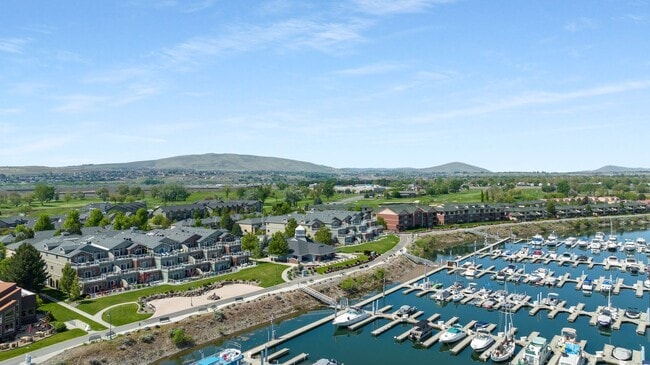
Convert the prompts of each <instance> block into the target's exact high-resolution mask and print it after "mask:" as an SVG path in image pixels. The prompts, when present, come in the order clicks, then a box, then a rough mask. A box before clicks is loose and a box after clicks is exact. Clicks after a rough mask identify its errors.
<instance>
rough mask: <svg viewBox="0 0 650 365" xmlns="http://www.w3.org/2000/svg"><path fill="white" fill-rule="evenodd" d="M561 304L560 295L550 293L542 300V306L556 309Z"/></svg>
mask: <svg viewBox="0 0 650 365" xmlns="http://www.w3.org/2000/svg"><path fill="white" fill-rule="evenodd" d="M559 302H560V295H559V294H558V293H548V294H547V295H546V298H544V299H542V304H544V305H548V306H550V307H554V306H556V305H558V303H559Z"/></svg>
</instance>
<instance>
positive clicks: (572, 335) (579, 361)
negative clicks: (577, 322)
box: [557, 327, 586, 365]
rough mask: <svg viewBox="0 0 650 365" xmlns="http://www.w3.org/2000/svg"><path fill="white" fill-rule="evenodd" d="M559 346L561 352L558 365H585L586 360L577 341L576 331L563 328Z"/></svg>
mask: <svg viewBox="0 0 650 365" xmlns="http://www.w3.org/2000/svg"><path fill="white" fill-rule="evenodd" d="M557 346H558V348H559V350H560V351H561V356H560V359H559V361H558V365H583V364H584V363H585V360H586V358H585V357H584V356H583V353H582V351H583V349H582V347H581V346H580V342H578V340H577V335H576V330H575V329H573V328H568V327H565V328H563V329H562V332H560V338H559V340H558V342H557Z"/></svg>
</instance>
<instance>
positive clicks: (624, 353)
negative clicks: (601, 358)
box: [612, 347, 632, 361]
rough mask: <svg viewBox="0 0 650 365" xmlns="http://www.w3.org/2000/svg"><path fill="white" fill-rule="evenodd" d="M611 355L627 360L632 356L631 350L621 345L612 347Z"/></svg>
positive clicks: (617, 358)
mask: <svg viewBox="0 0 650 365" xmlns="http://www.w3.org/2000/svg"><path fill="white" fill-rule="evenodd" d="M612 356H614V358H615V359H616V360H620V361H628V360H629V359H631V358H632V350H630V349H626V348H623V347H614V349H613V350H612Z"/></svg>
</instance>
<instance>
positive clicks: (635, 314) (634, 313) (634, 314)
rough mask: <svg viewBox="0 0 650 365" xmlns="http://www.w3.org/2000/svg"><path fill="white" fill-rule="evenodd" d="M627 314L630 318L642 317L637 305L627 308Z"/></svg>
mask: <svg viewBox="0 0 650 365" xmlns="http://www.w3.org/2000/svg"><path fill="white" fill-rule="evenodd" d="M625 316H626V317H627V318H629V319H639V318H640V317H641V311H639V309H638V308H636V307H629V308H628V309H626V310H625Z"/></svg>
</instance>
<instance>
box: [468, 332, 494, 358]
mask: <svg viewBox="0 0 650 365" xmlns="http://www.w3.org/2000/svg"><path fill="white" fill-rule="evenodd" d="M493 342H494V338H493V337H492V335H491V334H490V332H489V331H488V330H487V328H485V327H482V328H478V329H477V330H476V336H474V338H473V339H472V342H470V346H471V347H472V349H473V350H474V351H476V352H482V351H485V350H486V349H487V348H488V347H490V346H491V345H492V343H493Z"/></svg>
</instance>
